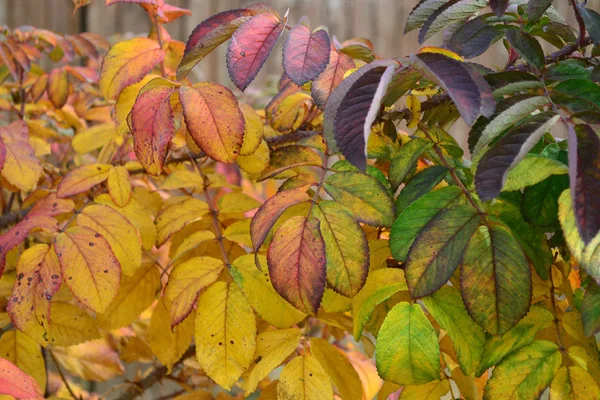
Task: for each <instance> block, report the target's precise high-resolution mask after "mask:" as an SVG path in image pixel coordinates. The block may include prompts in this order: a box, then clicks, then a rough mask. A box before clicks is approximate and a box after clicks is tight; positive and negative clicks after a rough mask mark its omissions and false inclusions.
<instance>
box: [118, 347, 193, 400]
mask: <svg viewBox="0 0 600 400" xmlns="http://www.w3.org/2000/svg"><path fill="white" fill-rule="evenodd" d="M195 353H196V346H194V345H191V346H190V347H188V349H187V350H186V351H185V353H183V356H181V358H180V359H179V361H177V362H176V363H175V364H173V368H175V367H177V366H179V365H181V364H183V362H184V361H185V359H187V358H189V357H191V356H193V355H194V354H195ZM167 375H168V368H167V367H166V366H164V365H161V366H160V367H157V368H156V369H155V370H154V371H153V372H152V373H150V375H148V376H147V377H145V378H144V379H142V380H141V381H139V382H135V383H133V387H132V388H131V389H128V390H127V391H125V393H123V394H122V395H121V396H119V397H118V398H117V400H133V399H135V398H137V397H138V396H141V395H142V394H144V392H145V391H146V390H148V389H150V388H151V387H152V386H154V384H156V383H157V382H160V381H161V380H162V379H163V378H164V377H166V376H167Z"/></svg>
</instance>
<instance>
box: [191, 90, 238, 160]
mask: <svg viewBox="0 0 600 400" xmlns="http://www.w3.org/2000/svg"><path fill="white" fill-rule="evenodd" d="M179 99H180V101H181V105H182V106H183V116H184V118H185V123H186V125H187V128H188V131H189V132H190V135H191V136H192V138H193V139H194V142H196V144H197V145H198V146H199V147H200V148H201V149H202V150H203V151H204V152H205V153H206V154H207V155H208V156H209V157H210V158H212V159H214V160H217V161H220V162H224V163H231V162H233V161H235V159H236V158H237V156H238V153H239V150H240V147H242V142H243V140H244V126H245V122H244V115H243V114H242V111H241V110H240V107H239V105H238V102H237V99H236V98H235V96H234V94H233V93H232V92H231V90H229V89H227V88H226V87H225V86H222V85H218V84H216V83H204V82H203V83H198V84H196V85H194V86H192V87H189V86H182V87H181V88H180V89H179Z"/></svg>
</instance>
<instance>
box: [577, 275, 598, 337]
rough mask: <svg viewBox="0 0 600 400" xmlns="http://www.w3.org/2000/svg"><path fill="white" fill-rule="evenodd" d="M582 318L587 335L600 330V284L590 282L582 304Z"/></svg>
mask: <svg viewBox="0 0 600 400" xmlns="http://www.w3.org/2000/svg"><path fill="white" fill-rule="evenodd" d="M581 320H582V321H583V331H584V333H585V335H586V336H591V335H593V334H595V333H598V332H600V286H598V285H597V284H595V283H594V282H590V283H589V284H588V286H587V288H586V290H585V296H584V297H583V303H582V304H581Z"/></svg>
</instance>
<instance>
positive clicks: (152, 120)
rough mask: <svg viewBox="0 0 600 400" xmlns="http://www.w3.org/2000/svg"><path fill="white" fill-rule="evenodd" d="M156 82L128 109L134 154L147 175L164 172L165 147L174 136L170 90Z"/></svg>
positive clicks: (163, 81)
mask: <svg viewBox="0 0 600 400" xmlns="http://www.w3.org/2000/svg"><path fill="white" fill-rule="evenodd" d="M165 82H166V80H164V79H161V78H157V79H153V80H152V81H150V82H148V83H147V84H146V86H144V87H143V88H142V89H141V90H140V93H139V95H138V97H137V100H136V101H135V104H134V105H133V108H132V109H131V114H130V115H131V124H130V126H131V131H132V133H133V145H134V150H135V154H136V155H137V157H138V160H139V161H140V164H142V166H143V167H144V168H145V169H146V171H148V172H149V173H150V174H153V175H158V174H160V173H161V172H162V170H163V163H164V161H165V158H166V157H167V146H168V145H169V142H170V141H171V138H172V137H173V134H174V133H175V125H174V122H173V109H172V107H171V94H172V93H173V87H172V86H170V85H166V84H165Z"/></svg>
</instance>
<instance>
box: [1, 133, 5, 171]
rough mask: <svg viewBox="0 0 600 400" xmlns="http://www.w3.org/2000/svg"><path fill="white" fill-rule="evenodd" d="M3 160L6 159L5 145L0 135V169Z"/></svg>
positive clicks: (2, 165)
mask: <svg viewBox="0 0 600 400" xmlns="http://www.w3.org/2000/svg"><path fill="white" fill-rule="evenodd" d="M4 161H6V146H5V145H4V140H2V138H1V137H0V171H2V167H4Z"/></svg>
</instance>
